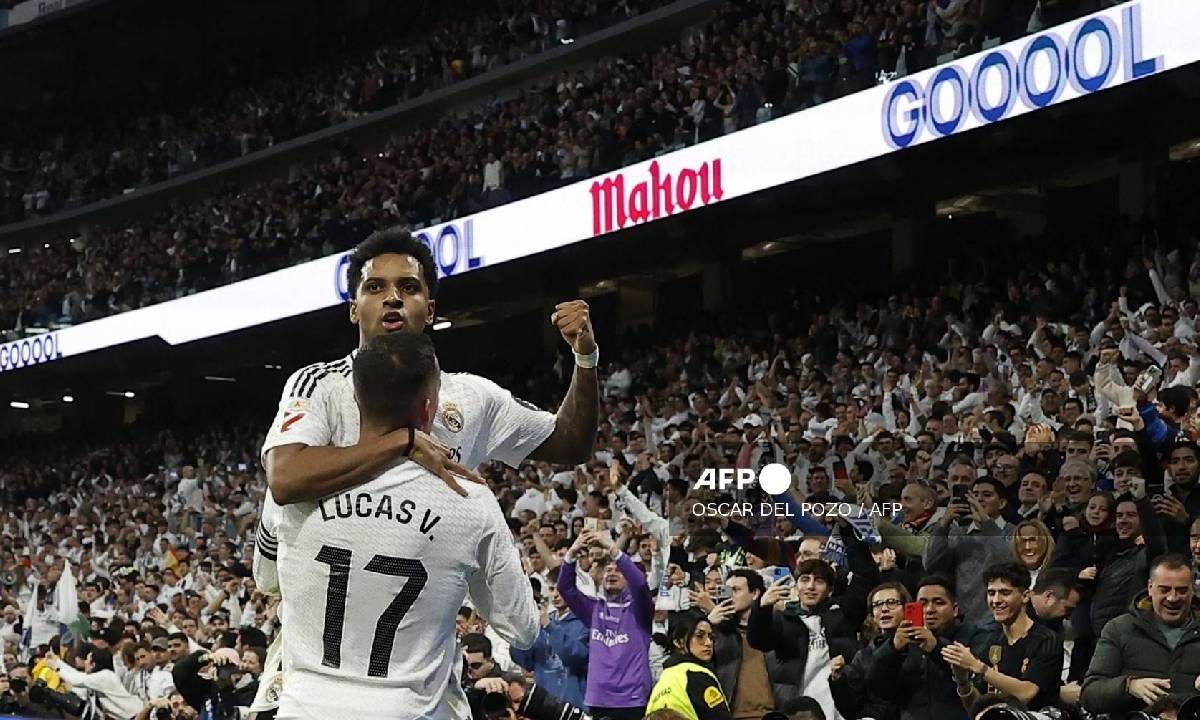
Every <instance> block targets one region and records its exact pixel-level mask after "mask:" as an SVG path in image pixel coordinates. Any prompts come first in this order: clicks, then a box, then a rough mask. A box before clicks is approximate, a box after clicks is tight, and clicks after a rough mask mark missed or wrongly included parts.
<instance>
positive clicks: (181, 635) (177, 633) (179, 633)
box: [167, 632, 188, 643]
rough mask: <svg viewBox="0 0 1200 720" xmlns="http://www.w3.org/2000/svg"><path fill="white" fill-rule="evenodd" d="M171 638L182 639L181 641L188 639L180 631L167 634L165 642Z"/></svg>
mask: <svg viewBox="0 0 1200 720" xmlns="http://www.w3.org/2000/svg"><path fill="white" fill-rule="evenodd" d="M172 640H182V641H183V642H185V643H186V642H187V641H188V636H187V635H185V634H183V633H181V632H176V633H171V634H170V635H168V636H167V642H170V641H172Z"/></svg>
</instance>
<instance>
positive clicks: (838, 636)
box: [746, 560, 869, 720]
mask: <svg viewBox="0 0 1200 720" xmlns="http://www.w3.org/2000/svg"><path fill="white" fill-rule="evenodd" d="M788 579H789V578H782V579H780V580H778V581H776V582H775V583H773V584H772V585H771V587H769V588H768V589H767V591H766V592H765V593H763V596H762V598H761V599H760V600H759V604H758V605H757V606H756V607H755V608H754V609H753V610H751V612H750V624H749V627H748V629H747V632H746V637H747V639H748V640H749V642H750V646H751V647H754V648H756V649H758V650H761V651H762V652H774V653H775V657H776V659H777V660H779V662H780V664H781V666H782V672H781V674H780V676H779V677H777V678H776V679H775V682H774V690H775V698H776V700H777V701H779V702H781V703H786V702H789V701H791V700H792V699H793V698H796V697H800V696H802V695H808V696H810V697H813V698H815V699H816V700H817V701H818V702H820V703H821V707H822V708H823V709H824V710H825V715H826V717H828V718H829V719H830V720H838V719H839V718H840V717H841V716H840V715H839V714H838V712H837V709H836V707H835V705H834V702H833V694H832V691H831V690H830V688H829V676H830V673H831V672H832V663H833V660H834V659H835V658H839V657H840V658H841V662H843V663H845V662H850V661H851V660H853V658H854V653H855V651H856V650H857V649H858V642H857V640H856V639H855V636H856V634H857V629H858V627H859V625H861V624H862V621H863V618H864V617H865V616H866V596H867V590H869V587H868V588H867V589H861V583H860V579H859V578H857V577H856V578H854V580H852V581H851V583H850V587H849V588H847V590H846V593H845V595H844V596H843V597H842V598H840V601H839V599H835V598H834V597H833V596H832V588H833V584H834V572H833V567H832V566H830V564H829V563H827V562H825V561H824V560H804V561H802V562H800V563H799V564H797V565H796V581H795V582H796V589H797V590H798V595H799V600H798V601H793V602H788V601H786V600H787V597H788V595H789V594H790V588H789V587H788V585H787V580H788ZM819 636H824V640H825V642H821V641H820V637H819ZM810 641H812V642H811V643H810ZM811 649H815V650H816V652H815V653H814V652H810V650H811Z"/></svg>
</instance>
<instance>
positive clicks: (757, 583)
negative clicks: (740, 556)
mask: <svg viewBox="0 0 1200 720" xmlns="http://www.w3.org/2000/svg"><path fill="white" fill-rule="evenodd" d="M735 577H739V578H742V579H743V580H745V581H746V589H748V590H749V591H750V592H752V593H754V592H756V593H759V594H760V595H761V594H762V593H763V592H765V591H766V589H767V584H766V582H764V581H763V576H762V575H760V574H758V573H757V572H755V571H753V570H747V569H746V568H738V569H737V570H734V571H732V572H731V573H729V577H728V578H727V579H728V580H732V579H733V578H735Z"/></svg>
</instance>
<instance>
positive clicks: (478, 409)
mask: <svg viewBox="0 0 1200 720" xmlns="http://www.w3.org/2000/svg"><path fill="white" fill-rule="evenodd" d="M355 352H357V351H355ZM355 352H351V353H350V354H349V355H348V356H346V357H344V358H342V359H340V360H336V361H333V362H328V363H314V364H312V365H307V366H305V367H302V368H300V369H299V370H297V371H296V372H294V373H292V375H291V377H289V378H288V381H287V383H286V384H285V385H284V390H283V395H282V397H281V399H280V401H279V409H278V411H277V412H276V415H275V419H274V420H273V421H272V423H271V429H270V430H269V431H268V433H267V438H266V441H265V442H264V443H263V448H262V452H261V456H262V458H263V463H264V465H265V463H266V460H265V458H266V454H267V451H268V450H270V449H271V448H273V447H278V446H280V445H290V444H294V443H300V444H304V445H308V446H311V447H326V446H330V445H333V446H337V447H348V446H350V445H354V444H355V443H357V442H358V432H359V414H358V403H357V401H356V400H355V399H354V381H353V377H352V374H353V366H352V362H353V359H354V355H355ZM554 425H555V418H554V415H553V414H551V413H548V412H545V411H544V410H540V409H538V408H536V407H534V406H533V405H530V404H529V403H527V402H525V401H523V400H518V399H516V398H514V397H513V395H512V393H510V392H508V391H507V390H505V389H503V388H501V387H500V386H499V385H497V384H496V383H494V382H492V381H491V380H487V379H486V378H482V377H479V376H477V375H470V374H467V373H445V372H443V373H442V375H441V389H440V391H439V394H438V412H437V415H436V417H435V418H434V424H433V428H432V430H431V434H432V435H433V436H434V437H436V438H437V439H438V440H441V441H442V442H444V443H446V445H447V446H449V447H450V452H451V457H452V458H453V459H454V460H456V461H457V462H459V463H461V464H463V465H465V466H466V467H469V468H472V469H473V468H476V467H478V466H479V465H480V464H482V463H483V462H485V461H486V460H488V459H497V460H500V461H502V462H505V463H507V464H509V465H512V466H516V465H518V464H519V463H520V462H521V461H522V460H524V459H525V457H527V456H528V455H529V453H531V452H533V451H534V450H535V449H536V448H537V447H538V446H539V445H541V444H542V443H543V442H544V441H545V440H546V438H548V437H550V434H551V433H553V432H554ZM410 465H414V466H415V463H406V464H405V465H404V466H402V467H408V466H410ZM429 480H430V478H427V479H426V481H427V482H428V481H429ZM432 480H433V482H436V483H438V484H441V480H440V479H436V478H432ZM463 485H464V487H467V489H468V490H471V487H469V486H470V485H471V483H464V484H463ZM456 497H457V496H456ZM283 512H284V508H281V507H280V506H279V505H278V504H276V503H275V501H274V500H273V498H272V497H271V493H270V492H267V493H266V495H265V497H264V500H263V507H262V509H261V511H260V513H259V518H260V523H259V528H258V537H257V544H256V552H255V556H254V577H255V580H256V581H257V584H258V585H259V587H261V588H262V589H263V590H264V591H265V592H274V591H276V590H277V589H278V587H279V579H278V576H277V573H278V568H277V564H276V560H277V553H278V547H277V546H278V539H277V532H278V526H279V524H280V522H281V520H282V516H283ZM472 600H473V602H474V604H475V606H476V607H480V604H479V600H478V599H476V598H475V596H474V594H473V593H472ZM460 604H461V603H460ZM457 608H458V606H455V610H457ZM286 612H287V607H286V603H285V604H284V607H282V608H280V619H281V620H282V621H284V623H285V625H286V626H288V630H287V631H285V632H286V633H287V635H288V639H289V642H290V638H291V636H292V632H291V631H290V629H291V627H292V625H291V621H290V620H288V619H287V618H286ZM484 617H487V615H486V614H485V615H484ZM283 655H286V653H284V654H283ZM283 659H284V660H287V659H288V658H286V657H284V658H283ZM284 667H285V668H287V667H289V666H287V665H284ZM290 676H291V674H290V673H289V678H290ZM261 694H263V693H262V692H260V695H261Z"/></svg>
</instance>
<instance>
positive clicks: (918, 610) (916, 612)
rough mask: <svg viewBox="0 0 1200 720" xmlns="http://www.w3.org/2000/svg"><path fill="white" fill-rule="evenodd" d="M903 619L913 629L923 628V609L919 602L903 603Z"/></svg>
mask: <svg viewBox="0 0 1200 720" xmlns="http://www.w3.org/2000/svg"><path fill="white" fill-rule="evenodd" d="M904 619H905V620H907V621H908V622H909V624H911V625H912V626H913V627H925V607H924V606H923V605H921V603H919V602H910V603H904Z"/></svg>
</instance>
